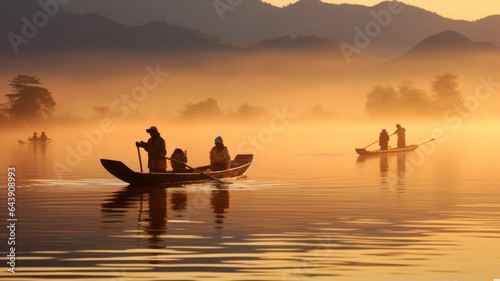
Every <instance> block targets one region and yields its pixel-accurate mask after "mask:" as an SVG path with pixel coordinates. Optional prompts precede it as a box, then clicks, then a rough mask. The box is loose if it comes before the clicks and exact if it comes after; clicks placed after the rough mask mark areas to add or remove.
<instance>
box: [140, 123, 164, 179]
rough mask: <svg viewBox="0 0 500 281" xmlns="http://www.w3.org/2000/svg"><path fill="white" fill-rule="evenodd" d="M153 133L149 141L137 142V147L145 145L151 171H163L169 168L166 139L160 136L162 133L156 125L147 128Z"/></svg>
mask: <svg viewBox="0 0 500 281" xmlns="http://www.w3.org/2000/svg"><path fill="white" fill-rule="evenodd" d="M146 132H148V133H149V134H150V135H151V138H150V139H149V140H148V142H147V143H146V142H143V141H141V142H136V143H135V145H136V146H137V147H143V148H144V149H145V150H146V151H147V152H148V168H149V172H150V173H161V172H165V171H166V169H167V159H165V156H166V155H167V148H166V145H165V140H164V139H163V138H162V137H160V133H159V132H158V129H157V128H156V127H155V126H151V128H149V129H147V130H146Z"/></svg>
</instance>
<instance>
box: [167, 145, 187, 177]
mask: <svg viewBox="0 0 500 281" xmlns="http://www.w3.org/2000/svg"><path fill="white" fill-rule="evenodd" d="M170 158H172V159H174V160H177V161H178V162H175V161H170V165H171V166H172V170H174V172H176V173H182V172H185V171H186V165H182V163H187V161H188V159H187V155H186V152H184V151H182V149H180V148H176V149H175V150H174V153H172V155H171V156H170ZM179 162H181V163H179Z"/></svg>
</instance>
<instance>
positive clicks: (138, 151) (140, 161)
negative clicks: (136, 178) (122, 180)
mask: <svg viewBox="0 0 500 281" xmlns="http://www.w3.org/2000/svg"><path fill="white" fill-rule="evenodd" d="M137 154H139V165H140V166H141V173H142V160H141V151H140V150H139V147H137Z"/></svg>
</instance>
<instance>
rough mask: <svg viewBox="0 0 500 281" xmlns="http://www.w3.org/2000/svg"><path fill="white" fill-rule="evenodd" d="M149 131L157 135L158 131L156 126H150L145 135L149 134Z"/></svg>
mask: <svg viewBox="0 0 500 281" xmlns="http://www.w3.org/2000/svg"><path fill="white" fill-rule="evenodd" d="M151 131H156V132H157V133H158V129H157V128H156V126H151V128H149V129H146V132H147V133H151Z"/></svg>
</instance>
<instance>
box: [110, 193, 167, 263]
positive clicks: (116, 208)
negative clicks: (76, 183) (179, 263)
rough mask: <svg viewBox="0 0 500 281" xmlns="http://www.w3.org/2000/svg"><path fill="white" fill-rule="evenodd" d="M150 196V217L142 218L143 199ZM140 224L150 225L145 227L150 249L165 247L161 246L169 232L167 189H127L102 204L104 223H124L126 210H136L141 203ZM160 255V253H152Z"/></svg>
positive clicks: (154, 261) (156, 261) (154, 260)
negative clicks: (146, 222) (144, 222)
mask: <svg viewBox="0 0 500 281" xmlns="http://www.w3.org/2000/svg"><path fill="white" fill-rule="evenodd" d="M144 196H148V206H149V209H148V217H147V218H146V219H144V218H142V210H143V206H142V205H143V203H142V200H143V197H144ZM139 198H140V207H139V215H138V216H139V218H138V220H139V224H140V225H143V224H141V221H143V220H145V221H148V222H149V223H148V224H147V225H146V226H145V228H146V235H147V239H148V241H149V243H148V245H147V246H148V247H149V248H151V249H161V248H164V247H165V246H163V245H161V242H163V240H162V238H161V235H163V234H165V233H166V232H167V194H166V190H165V188H159V187H152V188H146V189H135V188H126V189H124V190H122V191H119V192H115V193H114V194H113V197H112V198H110V199H109V200H107V202H106V203H103V204H102V207H101V212H102V217H103V219H104V220H103V223H113V224H116V222H124V219H123V218H125V210H124V209H127V208H134V207H136V206H137V204H134V203H135V202H137V201H139ZM152 255H153V256H154V255H158V253H156V252H155V253H152ZM158 262H159V260H156V259H153V260H151V261H150V263H158Z"/></svg>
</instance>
